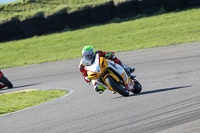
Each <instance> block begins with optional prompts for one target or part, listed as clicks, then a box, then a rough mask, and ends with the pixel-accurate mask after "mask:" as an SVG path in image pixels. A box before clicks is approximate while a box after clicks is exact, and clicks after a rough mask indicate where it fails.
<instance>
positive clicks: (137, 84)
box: [131, 79, 142, 94]
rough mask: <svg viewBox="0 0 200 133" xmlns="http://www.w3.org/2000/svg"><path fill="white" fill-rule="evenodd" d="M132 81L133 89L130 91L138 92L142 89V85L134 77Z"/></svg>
mask: <svg viewBox="0 0 200 133" xmlns="http://www.w3.org/2000/svg"><path fill="white" fill-rule="evenodd" d="M134 82H135V84H134V90H133V91H131V92H133V93H134V94H137V93H140V92H141V91H142V85H141V84H140V83H139V82H138V81H137V80H136V79H134Z"/></svg>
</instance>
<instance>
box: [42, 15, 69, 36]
mask: <svg viewBox="0 0 200 133" xmlns="http://www.w3.org/2000/svg"><path fill="white" fill-rule="evenodd" d="M66 25H67V12H65V13H61V14H57V13H56V14H52V15H50V16H47V17H45V19H44V21H43V22H42V27H43V30H44V32H56V31H60V30H63V29H64V28H65V27H66Z"/></svg>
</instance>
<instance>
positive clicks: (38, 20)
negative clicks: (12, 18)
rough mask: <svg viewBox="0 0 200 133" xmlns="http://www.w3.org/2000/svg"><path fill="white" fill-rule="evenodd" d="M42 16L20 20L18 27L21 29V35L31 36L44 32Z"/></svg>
mask: <svg viewBox="0 0 200 133" xmlns="http://www.w3.org/2000/svg"><path fill="white" fill-rule="evenodd" d="M44 20H45V19H44V17H35V18H31V19H27V20H24V21H22V22H21V23H20V24H19V27H20V29H21V31H22V36H23V37H31V36H35V35H41V34H43V33H44V30H43V27H42V22H44Z"/></svg>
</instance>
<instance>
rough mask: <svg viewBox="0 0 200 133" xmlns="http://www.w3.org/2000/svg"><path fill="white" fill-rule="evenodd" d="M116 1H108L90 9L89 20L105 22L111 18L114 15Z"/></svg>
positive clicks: (91, 21) (95, 22) (97, 22)
mask: <svg viewBox="0 0 200 133" xmlns="http://www.w3.org/2000/svg"><path fill="white" fill-rule="evenodd" d="M113 8H114V3H113V1H111V2H107V3H104V4H101V5H97V6H95V7H91V8H90V9H89V21H90V23H92V24H100V23H105V22H107V21H109V20H111V19H112V18H113V17H114V15H113Z"/></svg>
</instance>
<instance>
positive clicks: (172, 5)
mask: <svg viewBox="0 0 200 133" xmlns="http://www.w3.org/2000/svg"><path fill="white" fill-rule="evenodd" d="M161 2H162V5H163V8H164V9H165V10H166V11H174V10H177V9H183V8H185V7H186V1H185V0H162V1H161Z"/></svg>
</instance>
